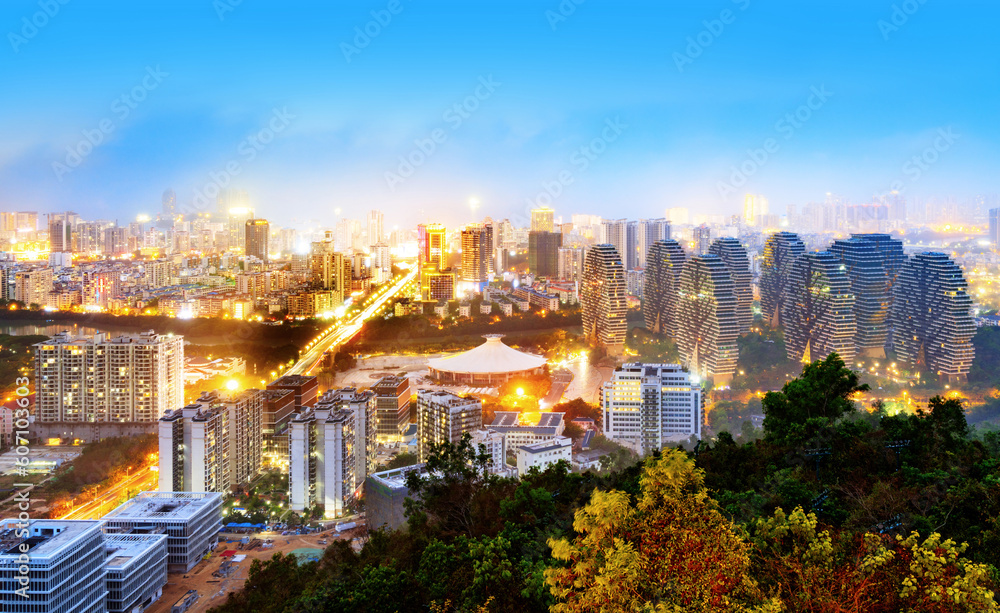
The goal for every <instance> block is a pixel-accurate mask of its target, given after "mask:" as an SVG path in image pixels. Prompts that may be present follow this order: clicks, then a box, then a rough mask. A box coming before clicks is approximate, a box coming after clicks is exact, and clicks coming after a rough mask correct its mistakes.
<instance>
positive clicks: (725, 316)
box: [674, 254, 739, 383]
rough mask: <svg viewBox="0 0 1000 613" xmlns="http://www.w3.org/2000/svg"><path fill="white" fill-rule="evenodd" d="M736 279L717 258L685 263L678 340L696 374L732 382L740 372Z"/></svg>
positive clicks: (680, 294)
mask: <svg viewBox="0 0 1000 613" xmlns="http://www.w3.org/2000/svg"><path fill="white" fill-rule="evenodd" d="M736 308H737V298H736V293H735V291H734V289H733V278H732V275H730V273H729V269H728V268H726V263H725V262H724V261H723V260H722V258H720V257H719V256H717V255H711V254H709V255H696V256H694V257H692V258H690V259H688V260H687V262H685V263H684V267H683V268H682V269H681V279H680V284H679V291H678V296H677V306H676V313H677V321H676V324H675V325H674V329H675V330H676V332H675V335H674V338H675V339H676V341H677V348H678V349H679V350H680V354H681V359H682V361H683V362H684V364H685V366H686V367H687V368H688V369H689V370H690V371H691V373H692V374H696V375H699V376H701V377H712V378H713V379H714V380H715V382H716V383H719V382H724V381H728V380H729V379H730V378H731V377H732V375H733V373H734V372H736V360H737V357H738V355H739V353H738V348H737V345H736V339H737V337H738V336H739V320H738V319H737V315H736Z"/></svg>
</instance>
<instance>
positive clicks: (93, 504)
mask: <svg viewBox="0 0 1000 613" xmlns="http://www.w3.org/2000/svg"><path fill="white" fill-rule="evenodd" d="M158 486H159V473H158V472H156V471H155V470H151V467H148V466H143V467H142V468H140V469H139V470H138V471H137V472H135V473H133V474H131V475H129V476H128V478H127V479H125V480H124V481H122V482H121V483H116V484H115V485H113V486H111V487H110V488H108V489H107V490H105V491H104V492H102V493H101V494H100V495H99V496H98V497H97V498H95V499H93V500H91V501H89V502H86V503H83V504H81V505H79V506H77V507H75V508H74V509H73V510H72V511H70V512H69V513H67V514H66V515H63V516H62V517H60V518H59V519H100V518H101V517H103V516H104V515H105V514H106V513H108V512H109V511H111V510H112V509H114V508H115V507H116V506H118V505H119V504H121V498H122V497H123V496H126V495H134V494H137V493H139V492H143V491H153V492H155V491H156V490H157V489H158Z"/></svg>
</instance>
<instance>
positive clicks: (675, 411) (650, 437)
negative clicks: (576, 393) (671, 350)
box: [601, 363, 703, 455]
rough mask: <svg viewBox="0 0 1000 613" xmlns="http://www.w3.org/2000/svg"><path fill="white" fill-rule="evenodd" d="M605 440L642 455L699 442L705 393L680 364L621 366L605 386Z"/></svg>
mask: <svg viewBox="0 0 1000 613" xmlns="http://www.w3.org/2000/svg"><path fill="white" fill-rule="evenodd" d="M601 409H602V410H603V413H604V415H603V417H604V435H605V436H606V437H608V438H609V439H612V440H614V441H616V442H618V443H621V444H623V445H626V446H628V447H631V448H632V449H634V450H635V451H636V452H638V453H639V454H640V455H642V454H647V453H650V452H652V451H654V450H658V449H663V447H664V446H665V445H667V444H668V443H670V442H671V441H678V440H682V439H686V438H687V437H689V436H691V435H695V436H701V422H702V417H703V415H702V390H701V386H700V385H699V384H698V383H695V382H694V381H692V378H691V375H690V373H688V372H687V371H686V370H684V369H683V368H682V367H681V366H680V365H678V364H641V363H631V364H623V365H621V366H619V367H618V368H617V369H615V372H614V374H613V375H612V378H611V380H610V381H607V382H605V383H604V384H603V385H602V386H601Z"/></svg>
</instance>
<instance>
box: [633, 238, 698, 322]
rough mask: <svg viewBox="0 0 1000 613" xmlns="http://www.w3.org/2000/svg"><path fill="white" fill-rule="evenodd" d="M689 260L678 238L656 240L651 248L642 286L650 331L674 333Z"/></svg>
mask: <svg viewBox="0 0 1000 613" xmlns="http://www.w3.org/2000/svg"><path fill="white" fill-rule="evenodd" d="M686 259H687V256H686V255H685V254H684V249H683V248H682V247H681V245H680V243H678V242H677V241H675V240H661V241H656V242H655V243H653V246H652V247H650V249H649V253H648V254H647V256H646V274H645V279H643V289H642V316H643V319H644V320H645V323H646V329H647V330H650V331H651V332H656V333H658V334H661V333H662V334H668V335H670V336H674V327H673V326H674V324H675V322H676V321H677V313H676V309H677V297H678V295H679V290H680V280H681V270H682V269H683V268H684V262H685V260H686Z"/></svg>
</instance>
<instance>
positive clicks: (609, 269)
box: [580, 244, 628, 353]
mask: <svg viewBox="0 0 1000 613" xmlns="http://www.w3.org/2000/svg"><path fill="white" fill-rule="evenodd" d="M580 301H581V302H582V303H583V335H584V337H585V338H586V339H587V340H588V341H590V342H592V343H597V344H600V345H603V346H605V347H607V349H608V350H609V351H610V352H612V353H620V352H621V351H622V350H623V348H624V345H625V332H626V331H627V330H628V324H627V322H626V320H625V315H626V313H625V311H626V308H627V305H626V302H625V267H624V266H623V265H622V258H621V256H620V255H619V254H618V251H617V250H616V249H615V248H614V246H612V245H608V244H603V245H594V246H593V247H591V248H590V249H588V250H587V256H586V259H585V260H584V262H583V281H582V283H581V284H580Z"/></svg>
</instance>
